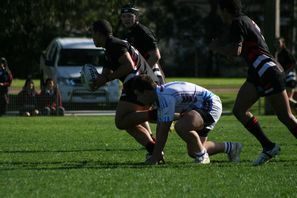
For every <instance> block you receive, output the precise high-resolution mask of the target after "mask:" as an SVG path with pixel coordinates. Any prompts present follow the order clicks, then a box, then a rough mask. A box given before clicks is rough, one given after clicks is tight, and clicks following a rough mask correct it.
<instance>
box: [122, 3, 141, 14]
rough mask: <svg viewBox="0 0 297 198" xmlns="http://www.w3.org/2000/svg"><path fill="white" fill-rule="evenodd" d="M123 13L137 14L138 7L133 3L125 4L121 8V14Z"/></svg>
mask: <svg viewBox="0 0 297 198" xmlns="http://www.w3.org/2000/svg"><path fill="white" fill-rule="evenodd" d="M123 13H131V14H135V15H138V14H139V9H138V8H136V7H134V6H133V4H126V5H124V6H123V7H122V8H121V14H123Z"/></svg>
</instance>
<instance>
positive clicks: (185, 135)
mask: <svg viewBox="0 0 297 198" xmlns="http://www.w3.org/2000/svg"><path fill="white" fill-rule="evenodd" d="M131 81H133V83H132V86H131V87H129V88H127V89H131V90H130V91H134V92H135V94H136V95H137V100H138V101H140V102H141V103H143V104H146V105H147V106H154V108H155V110H152V112H153V111H155V114H151V115H150V114H146V113H143V112H136V113H134V114H135V117H138V118H140V117H142V118H144V117H145V114H146V115H147V118H146V119H147V120H150V119H152V120H156V122H157V131H156V145H155V149H154V152H153V155H151V156H150V157H149V158H148V159H147V161H146V163H148V164H153V165H154V164H158V162H159V161H161V160H162V159H163V153H162V151H163V149H164V147H165V144H166V142H167V137H168V133H169V129H170V126H171V124H172V122H173V121H175V125H174V128H175V131H176V132H177V134H178V135H179V136H180V137H181V138H182V139H183V140H184V141H185V143H186V146H187V151H188V155H189V156H190V157H192V158H194V159H195V162H196V163H198V164H208V163H210V159H209V155H213V154H216V153H227V154H228V158H229V160H230V161H233V162H239V160H240V152H241V148H242V145H241V144H240V143H238V142H213V141H209V140H207V136H208V133H209V132H210V131H211V130H213V129H214V127H215V125H216V123H217V122H218V120H219V118H220V117H221V114H222V104H221V100H220V98H219V97H218V96H217V95H215V94H214V93H212V92H211V91H209V90H207V89H205V88H203V87H201V86H198V85H195V84H193V83H189V82H170V83H166V84H163V85H160V86H158V85H157V84H156V83H155V82H154V81H153V80H152V79H151V78H150V77H149V76H147V75H139V76H135V77H134V78H133V79H132V80H131ZM136 114H137V115H136Z"/></svg>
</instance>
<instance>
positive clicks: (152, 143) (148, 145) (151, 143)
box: [145, 142, 155, 155]
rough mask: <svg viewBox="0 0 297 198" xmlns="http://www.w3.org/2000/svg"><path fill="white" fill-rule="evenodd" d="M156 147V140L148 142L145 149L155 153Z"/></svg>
mask: <svg viewBox="0 0 297 198" xmlns="http://www.w3.org/2000/svg"><path fill="white" fill-rule="evenodd" d="M154 147H155V142H149V143H147V144H146V146H145V149H146V150H147V152H148V153H149V154H150V155H151V154H153V151H154Z"/></svg>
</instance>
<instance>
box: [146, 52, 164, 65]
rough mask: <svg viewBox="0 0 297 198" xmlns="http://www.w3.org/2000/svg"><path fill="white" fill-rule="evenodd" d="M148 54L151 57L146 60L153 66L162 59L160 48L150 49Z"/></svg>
mask: <svg viewBox="0 0 297 198" xmlns="http://www.w3.org/2000/svg"><path fill="white" fill-rule="evenodd" d="M148 54H149V58H148V59H147V60H146V61H147V63H148V64H149V65H150V66H151V67H153V66H154V65H155V64H157V63H158V62H159V60H160V59H161V54H160V50H159V49H158V48H156V49H154V50H151V51H149V52H148Z"/></svg>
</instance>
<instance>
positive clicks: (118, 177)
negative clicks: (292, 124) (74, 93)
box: [0, 116, 297, 198]
mask: <svg viewBox="0 0 297 198" xmlns="http://www.w3.org/2000/svg"><path fill="white" fill-rule="evenodd" d="M259 120H260V121H261V123H262V126H263V128H264V130H265V131H267V134H268V135H269V136H270V137H271V139H272V140H274V141H277V143H279V144H280V145H281V147H282V152H281V155H280V156H279V157H278V158H276V159H274V160H272V161H271V162H270V163H268V164H265V165H264V166H260V167H253V166H251V161H252V160H254V159H255V158H256V157H257V155H258V153H259V152H260V151H261V148H260V146H259V144H258V142H257V141H255V139H254V138H253V137H252V136H251V135H249V134H248V133H247V132H246V131H245V129H244V128H243V127H242V126H241V125H240V124H239V123H238V122H237V121H236V120H235V119H234V117H233V116H223V117H222V119H221V120H220V122H219V123H218V125H217V127H216V128H215V130H214V131H213V132H211V134H210V139H212V140H216V141H225V140H228V141H239V142H241V143H242V144H243V145H244V149H243V152H242V156H241V159H242V162H241V163H239V164H233V163H230V162H228V161H227V157H226V155H225V154H218V155H215V156H212V157H211V161H212V163H211V164H210V165H206V166H201V165H197V164H194V163H193V162H192V161H193V160H192V159H191V158H189V157H188V156H187V155H186V150H185V145H184V143H183V142H182V141H181V140H180V139H179V138H178V136H177V134H176V133H174V132H172V133H170V136H169V139H168V143H167V145H166V149H165V153H166V164H165V165H159V166H153V167H152V166H147V165H144V164H143V161H144V156H145V153H146V152H145V150H144V149H143V148H142V147H141V146H139V145H138V144H137V143H136V142H135V141H134V140H133V139H132V138H131V137H130V136H128V135H127V134H126V133H125V132H122V131H119V130H117V129H116V128H115V127H114V124H113V117H111V116H100V117H99V116H98V117H35V118H24V117H2V118H0V176H1V178H0V196H1V197H281V198H283V197H297V179H296V177H297V169H296V167H297V166H296V165H297V155H296V152H297V144H296V139H294V138H293V136H292V135H291V134H290V133H289V132H288V131H287V129H286V128H285V127H284V126H283V125H282V124H280V122H279V121H278V120H277V119H276V118H275V117H274V116H261V117H259ZM152 128H153V129H154V128H155V125H152Z"/></svg>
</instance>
